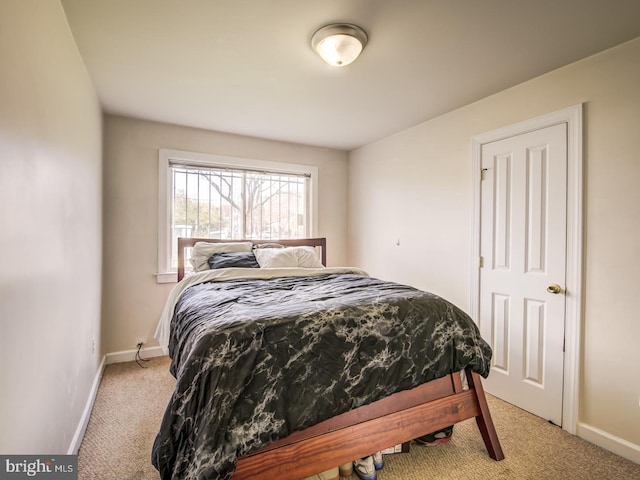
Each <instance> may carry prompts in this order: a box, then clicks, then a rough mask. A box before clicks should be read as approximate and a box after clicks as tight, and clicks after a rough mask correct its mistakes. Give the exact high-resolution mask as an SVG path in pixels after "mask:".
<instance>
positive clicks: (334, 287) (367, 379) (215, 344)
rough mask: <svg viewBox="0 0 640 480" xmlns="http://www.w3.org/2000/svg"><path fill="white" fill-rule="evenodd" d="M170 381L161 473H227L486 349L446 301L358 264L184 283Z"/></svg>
mask: <svg viewBox="0 0 640 480" xmlns="http://www.w3.org/2000/svg"><path fill="white" fill-rule="evenodd" d="M169 352H170V356H171V358H172V364H171V372H172V373H173V375H174V376H175V377H176V379H177V384H176V389H175V392H174V394H173V396H172V398H171V401H170V403H169V406H168V407H167V410H166V412H165V415H164V418H163V420H162V425H161V427H160V431H159V433H158V435H157V437H156V440H155V443H154V446H153V452H152V462H153V465H154V466H155V467H156V468H157V469H158V470H159V472H160V476H161V478H162V479H164V480H168V479H174V480H177V479H180V480H186V479H200V480H202V479H228V478H230V477H231V475H232V473H233V470H234V468H235V464H236V460H237V457H238V456H242V455H244V454H247V453H249V452H251V451H253V450H256V449H258V448H260V447H262V446H264V445H265V444H267V443H269V442H272V441H274V440H277V439H279V438H283V437H286V436H287V435H289V434H290V433H292V432H293V431H295V430H300V429H303V428H306V427H308V426H311V425H313V424H316V423H318V422H320V421H322V420H325V419H327V418H329V417H332V416H334V415H337V414H339V413H343V412H345V411H347V410H350V409H353V408H356V407H359V406H361V405H365V404H368V403H371V402H373V401H376V400H379V399H380V398H383V397H385V396H387V395H390V394H392V393H394V392H397V391H401V390H406V389H410V388H413V387H415V386H418V385H420V384H422V383H424V382H428V381H430V380H433V379H435V378H439V377H442V376H444V375H446V374H448V373H451V372H454V371H459V370H462V369H464V368H466V367H469V368H471V369H472V370H474V371H476V372H478V373H479V374H481V375H482V376H485V377H486V376H487V375H488V372H489V361H490V358H491V350H490V347H489V346H488V345H487V344H486V343H485V342H484V341H483V340H482V338H481V337H480V334H479V332H478V329H477V328H476V325H475V324H474V323H473V321H472V320H471V319H470V318H469V317H468V316H467V315H466V314H465V313H464V312H463V311H461V310H460V309H458V308H457V307H456V306H454V305H452V304H451V303H449V302H447V301H446V300H444V299H442V298H440V297H438V296H436V295H433V294H430V293H426V292H423V291H420V290H416V289H414V288H411V287H408V286H405V285H399V284H395V283H391V282H384V281H381V280H377V279H375V278H370V277H367V276H364V275H359V274H328V275H321V276H315V277H283V278H274V279H269V280H256V279H250V280H242V279H239V280H232V281H224V282H209V283H202V284H198V285H195V286H192V287H189V288H188V289H187V290H185V291H184V292H183V293H182V296H181V297H180V299H179V301H178V303H177V305H176V307H175V313H174V316H173V319H172V321H171V337H170V342H169Z"/></svg>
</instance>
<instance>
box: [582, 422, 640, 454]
mask: <svg viewBox="0 0 640 480" xmlns="http://www.w3.org/2000/svg"><path fill="white" fill-rule="evenodd" d="M576 433H577V435H578V436H579V437H580V438H582V439H584V440H586V441H587V442H591V443H593V444H594V445H597V446H599V447H601V448H604V449H605V450H608V451H610V452H613V453H615V454H616V455H619V456H621V457H623V458H626V459H627V460H631V461H632V462H635V463H638V464H640V445H636V444H635V443H631V442H627V441H626V440H623V439H622V438H619V437H616V436H614V435H611V434H610V433H607V432H605V431H604V430H600V429H599V428H596V427H593V426H591V425H587V424H586V423H581V422H579V423H578V431H577V432H576Z"/></svg>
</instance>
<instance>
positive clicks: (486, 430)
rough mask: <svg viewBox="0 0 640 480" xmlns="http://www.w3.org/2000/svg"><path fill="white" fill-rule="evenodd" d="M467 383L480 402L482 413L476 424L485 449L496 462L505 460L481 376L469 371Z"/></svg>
mask: <svg viewBox="0 0 640 480" xmlns="http://www.w3.org/2000/svg"><path fill="white" fill-rule="evenodd" d="M467 381H468V382H469V388H472V389H473V390H474V391H475V395H476V399H477V400H478V407H479V410H480V413H479V414H478V416H477V417H476V423H477V424H478V429H479V430H480V435H482V440H484V444H485V447H487V452H489V456H490V457H491V458H493V459H494V460H503V459H504V453H503V452H502V447H501V446H500V440H498V434H497V433H496V428H495V427H494V425H493V420H492V419H491V413H489V405H488V404H487V397H486V396H485V394H484V388H482V380H481V379H480V375H478V374H477V373H476V372H472V371H471V370H467Z"/></svg>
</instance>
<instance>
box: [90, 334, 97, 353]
mask: <svg viewBox="0 0 640 480" xmlns="http://www.w3.org/2000/svg"><path fill="white" fill-rule="evenodd" d="M95 354H96V339H95V338H92V339H91V355H95Z"/></svg>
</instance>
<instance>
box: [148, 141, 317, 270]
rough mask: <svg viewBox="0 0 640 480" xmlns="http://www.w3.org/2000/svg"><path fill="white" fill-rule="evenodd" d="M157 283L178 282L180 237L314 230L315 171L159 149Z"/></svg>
mask: <svg viewBox="0 0 640 480" xmlns="http://www.w3.org/2000/svg"><path fill="white" fill-rule="evenodd" d="M159 186H160V191H159V218H158V220H159V221H158V282H160V283H164V282H172V281H176V274H175V272H176V270H177V266H178V265H177V255H178V254H177V250H176V248H177V239H178V237H181V236H182V237H203V238H218V239H267V240H268V239H278V238H304V237H309V236H313V234H314V232H315V228H314V222H315V219H316V215H315V205H316V201H315V196H316V194H317V193H316V192H317V168H316V167H310V166H306V165H295V164H288V163H275V162H265V161H259V160H249V159H240V158H233V157H223V156H219V155H207V154H199V153H191V152H180V151H176V150H164V149H161V150H160V154H159Z"/></svg>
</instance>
